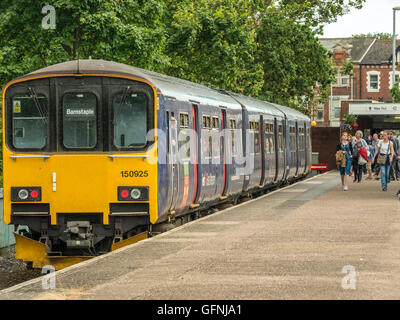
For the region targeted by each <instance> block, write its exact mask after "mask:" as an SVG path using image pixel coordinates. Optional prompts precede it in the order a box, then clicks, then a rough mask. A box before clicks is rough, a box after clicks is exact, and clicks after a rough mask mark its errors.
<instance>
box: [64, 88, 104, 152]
mask: <svg viewBox="0 0 400 320" xmlns="http://www.w3.org/2000/svg"><path fill="white" fill-rule="evenodd" d="M63 143H64V146H65V147H66V148H94V147H95V146H96V143H97V98H96V96H95V95H94V94H93V93H67V94H65V95H64V97H63Z"/></svg>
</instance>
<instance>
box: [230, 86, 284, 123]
mask: <svg viewBox="0 0 400 320" xmlns="http://www.w3.org/2000/svg"><path fill="white" fill-rule="evenodd" d="M229 94H230V95H231V96H232V97H234V98H235V99H237V101H240V103H242V104H243V105H244V106H246V109H247V110H249V111H256V112H263V113H266V114H270V115H273V116H278V117H284V116H285V115H284V113H283V112H282V111H281V110H280V109H278V108H276V107H275V106H273V105H272V104H271V103H269V102H266V101H263V100H258V99H255V98H253V97H249V96H244V95H242V94H239V93H233V92H229Z"/></svg>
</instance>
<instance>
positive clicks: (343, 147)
mask: <svg viewBox="0 0 400 320" xmlns="http://www.w3.org/2000/svg"><path fill="white" fill-rule="evenodd" d="M352 150H353V149H352V146H351V143H350V142H349V140H348V135H347V132H346V131H343V132H342V137H341V139H340V142H339V143H338V145H337V147H336V152H338V151H342V152H343V154H344V156H345V166H344V167H342V166H341V165H339V171H340V177H341V179H342V188H343V190H344V191H347V190H349V175H350V168H351V158H352Z"/></svg>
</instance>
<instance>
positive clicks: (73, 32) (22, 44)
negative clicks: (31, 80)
mask: <svg viewBox="0 0 400 320" xmlns="http://www.w3.org/2000/svg"><path fill="white" fill-rule="evenodd" d="M46 4H47V1H37V0H19V1H13V0H2V1H1V2H0V31H1V35H2V36H1V37H0V64H1V65H2V66H4V67H5V68H4V69H3V68H1V70H0V82H1V83H4V82H6V81H8V80H10V79H11V78H13V77H15V76H18V75H21V74H23V73H26V72H29V71H32V70H35V69H38V68H40V67H44V66H47V65H51V64H54V63H58V62H62V61H66V60H73V59H78V58H81V59H87V58H89V57H92V58H93V59H96V58H99V59H106V60H114V61H117V62H122V63H128V64H134V65H136V66H139V67H143V68H147V69H152V70H157V71H160V70H162V69H163V67H165V65H167V64H168V57H167V56H166V55H165V54H164V53H163V51H164V47H165V42H166V35H165V30H164V25H163V24H162V22H161V21H162V18H163V14H164V12H165V10H166V8H165V3H164V2H163V1H157V0H140V1H136V0H124V1H115V0H56V1H53V3H52V5H53V6H54V8H55V10H56V28H55V29H54V30H51V29H49V30H46V29H44V28H42V19H43V18H44V15H43V14H42V7H44V6H45V5H46ZM21 62H22V63H21Z"/></svg>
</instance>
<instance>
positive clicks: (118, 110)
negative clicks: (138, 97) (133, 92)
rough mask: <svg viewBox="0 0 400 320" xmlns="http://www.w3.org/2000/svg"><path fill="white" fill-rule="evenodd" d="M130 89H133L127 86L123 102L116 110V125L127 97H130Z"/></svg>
mask: <svg viewBox="0 0 400 320" xmlns="http://www.w3.org/2000/svg"><path fill="white" fill-rule="evenodd" d="M130 89H131V87H130V86H127V87H126V88H125V90H124V93H123V95H122V98H121V102H120V103H119V106H118V108H116V109H117V112H116V113H115V116H114V124H115V121H116V119H117V118H118V116H119V114H120V113H121V109H122V106H123V105H124V103H125V101H126V97H127V96H128V92H129V90H130Z"/></svg>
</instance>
